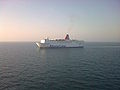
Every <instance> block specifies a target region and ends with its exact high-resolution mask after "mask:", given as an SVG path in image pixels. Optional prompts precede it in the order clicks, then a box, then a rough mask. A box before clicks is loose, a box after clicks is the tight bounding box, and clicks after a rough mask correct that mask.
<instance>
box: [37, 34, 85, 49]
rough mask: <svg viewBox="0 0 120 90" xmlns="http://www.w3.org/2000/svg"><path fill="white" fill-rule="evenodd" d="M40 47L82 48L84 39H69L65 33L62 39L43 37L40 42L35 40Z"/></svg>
mask: <svg viewBox="0 0 120 90" xmlns="http://www.w3.org/2000/svg"><path fill="white" fill-rule="evenodd" d="M36 44H37V46H38V47H40V48H82V47H84V45H83V44H84V41H78V40H71V39H70V37H69V35H68V34H67V35H66V36H65V38H64V39H55V40H50V39H48V38H47V39H44V40H41V41H40V42H36Z"/></svg>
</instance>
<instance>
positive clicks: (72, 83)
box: [0, 43, 120, 90]
mask: <svg viewBox="0 0 120 90" xmlns="http://www.w3.org/2000/svg"><path fill="white" fill-rule="evenodd" d="M0 90H120V44H113V43H97V44H96V43H86V45H85V48H66V49H65V48H64V49H39V48H37V46H36V45H35V43H0Z"/></svg>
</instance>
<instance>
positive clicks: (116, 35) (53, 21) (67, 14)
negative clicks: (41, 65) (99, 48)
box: [0, 0, 120, 42]
mask: <svg viewBox="0 0 120 90" xmlns="http://www.w3.org/2000/svg"><path fill="white" fill-rule="evenodd" d="M66 33H69V34H70V36H71V38H73V39H78V40H81V39H82V40H85V41H108V42H109V41H110V42H112V41H115V42H116V41H119V42H120V0H0V41H39V40H40V39H43V38H46V37H49V38H52V39H53V38H63V37H64V36H65V34H66Z"/></svg>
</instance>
